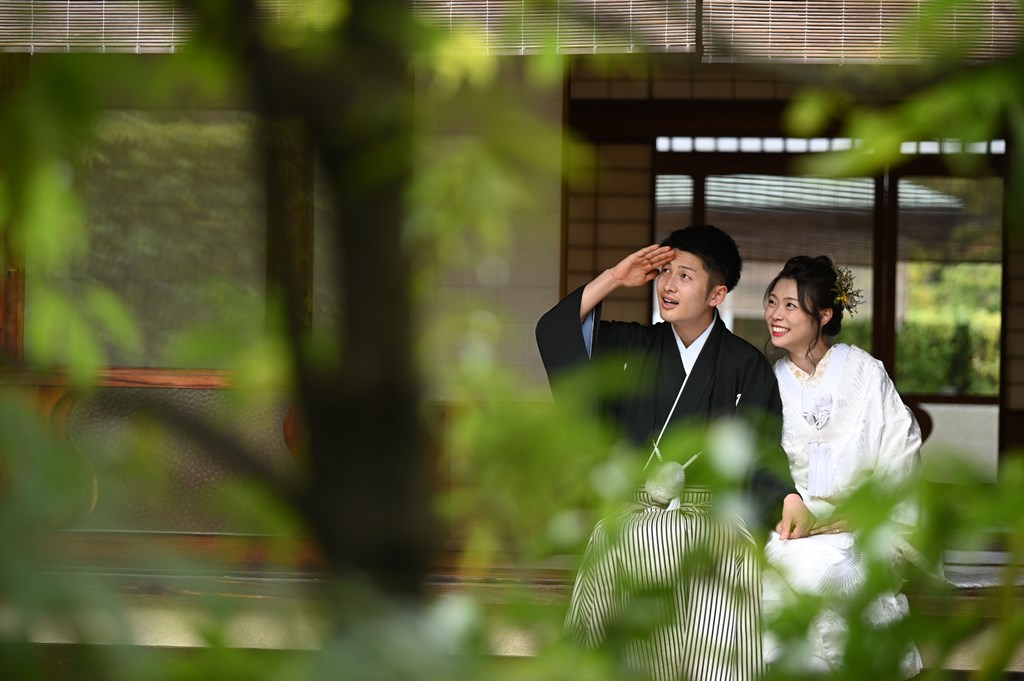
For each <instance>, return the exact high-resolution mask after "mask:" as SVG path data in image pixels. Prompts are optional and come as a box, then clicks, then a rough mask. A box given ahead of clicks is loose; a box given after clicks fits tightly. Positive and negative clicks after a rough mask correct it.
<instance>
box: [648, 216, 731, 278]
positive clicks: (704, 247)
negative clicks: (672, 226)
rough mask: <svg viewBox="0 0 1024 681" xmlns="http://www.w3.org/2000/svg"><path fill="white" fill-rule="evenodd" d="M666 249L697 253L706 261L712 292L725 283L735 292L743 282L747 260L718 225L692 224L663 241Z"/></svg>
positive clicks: (705, 267)
mask: <svg viewBox="0 0 1024 681" xmlns="http://www.w3.org/2000/svg"><path fill="white" fill-rule="evenodd" d="M661 245H662V246H671V247H672V248H674V249H676V250H679V251H685V252H687V253H693V254H694V255H696V256H697V257H698V258H700V259H701V260H703V261H704V269H706V270H707V271H708V290H711V288H713V287H715V286H718V285H720V284H724V285H725V288H726V289H727V290H729V291H732V290H733V289H734V288H736V284H738V283H740V273H741V272H742V271H743V258H741V257H740V249H739V248H737V247H736V242H735V241H733V239H732V237H731V236H729V235H728V234H726V233H725V232H723V231H722V230H720V229H719V228H718V227H715V226H714V225H690V226H689V227H684V228H683V229H677V230H676V231H674V232H672V233H671V234H669V235H668V236H667V237H665V239H664V240H663V241H662V242H661Z"/></svg>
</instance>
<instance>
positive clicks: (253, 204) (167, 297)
mask: <svg viewBox="0 0 1024 681" xmlns="http://www.w3.org/2000/svg"><path fill="white" fill-rule="evenodd" d="M255 135H256V118H255V116H254V115H252V114H247V113H243V112H234V111H214V112H211V111H204V112H188V113H167V112H152V111H149V112H146V111H116V112H109V113H107V114H106V115H105V116H104V117H103V119H102V120H101V121H100V122H99V124H98V127H97V130H96V135H95V138H94V140H93V142H92V143H91V145H90V146H89V147H88V148H87V149H86V150H85V152H84V153H83V154H82V157H81V158H80V159H79V160H78V163H77V164H76V165H75V167H74V173H75V177H74V182H75V183H76V185H77V186H78V187H79V190H80V193H81V195H82V198H83V201H84V204H85V219H86V224H87V228H86V229H87V237H88V247H87V248H86V251H85V253H84V254H82V255H81V257H77V258H76V259H74V260H73V261H72V262H71V264H70V268H69V270H68V271H66V272H45V273H44V272H39V271H35V272H33V273H32V276H31V277H27V278H26V292H25V326H26V334H27V335H30V333H31V326H32V325H33V323H34V322H35V321H36V318H34V317H33V314H34V311H35V310H37V309H38V308H36V307H34V304H36V303H39V302H40V299H39V297H38V296H40V295H45V291H44V289H45V287H46V286H47V285H49V286H53V287H54V288H56V289H57V290H59V291H62V292H64V293H65V294H66V295H67V296H69V298H70V299H71V300H82V299H83V297H84V296H85V295H86V292H87V291H89V290H90V289H91V288H92V287H94V286H96V285H99V286H102V287H104V288H106V289H109V290H110V291H112V292H113V293H114V294H115V295H116V296H117V297H118V298H119V299H120V300H121V301H122V303H123V304H124V306H125V307H126V308H127V311H128V312H129V313H130V314H131V315H133V316H134V318H135V320H136V323H137V325H138V326H139V328H140V330H141V335H142V347H141V349H140V351H139V353H138V354H136V353H128V352H126V351H124V350H122V349H120V348H118V347H117V346H116V344H111V345H110V346H109V347H108V348H107V350H108V352H109V353H110V356H109V357H108V363H110V364H113V365H131V366H140V367H152V366H167V365H172V366H182V364H176V361H175V357H174V356H173V355H174V354H175V348H176V346H177V344H178V343H179V342H181V341H184V340H185V339H186V338H190V337H191V338H195V337H196V336H195V335H192V336H189V335H188V333H187V332H190V331H193V330H195V329H203V328H206V329H210V330H215V332H216V333H215V334H213V333H210V334H207V335H206V336H205V338H207V339H208V342H212V343H214V344H219V345H221V346H222V349H223V348H230V347H234V348H235V351H236V352H237V348H238V347H239V346H240V344H244V343H246V342H248V341H250V340H251V339H252V338H254V337H257V336H258V335H259V334H260V333H261V332H262V330H263V328H264V316H265V309H264V308H265V302H264V301H265V288H266V267H267V265H266V220H265V215H264V202H265V199H264V191H263V179H262V178H263V173H262V170H261V168H260V162H259V158H258V149H259V147H258V146H257V144H256V137H255ZM26 256H27V258H28V260H29V262H32V253H31V252H29V253H27V254H26ZM213 338H217V339H218V340H216V341H213V340H212V339H213ZM25 350H26V353H28V356H29V358H30V359H31V357H32V352H33V347H31V346H30V344H28V343H26V347H25ZM208 350H209V352H207V353H205V355H206V357H210V358H213V357H216V356H217V354H218V353H217V349H216V348H212V347H209V348H208ZM179 361H180V360H179ZM206 366H207V367H208V368H219V365H217V364H216V361H215V360H212V359H211V361H210V362H209V363H207V364H206Z"/></svg>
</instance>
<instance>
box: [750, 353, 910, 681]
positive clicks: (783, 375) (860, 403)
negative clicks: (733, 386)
mask: <svg viewBox="0 0 1024 681" xmlns="http://www.w3.org/2000/svg"><path fill="white" fill-rule="evenodd" d="M775 374H776V376H777V377H778V379H779V388H780V391H781V393H782V403H783V437H782V444H783V448H784V449H785V450H786V455H787V456H788V457H789V467H790V472H791V474H792V476H793V481H794V483H795V484H796V487H797V490H798V491H799V492H800V495H801V496H802V497H803V499H804V502H805V503H806V504H807V507H808V508H809V509H810V510H811V512H812V513H814V515H815V517H817V518H818V519H819V520H827V519H828V518H829V516H830V515H832V513H833V512H834V511H835V509H836V505H837V504H839V503H840V502H841V501H842V500H843V499H844V498H845V497H846V496H848V495H849V494H850V493H851V492H852V491H853V490H854V489H856V487H857V486H858V485H860V484H861V483H864V482H865V481H867V480H868V479H873V480H874V481H876V482H882V483H884V484H886V485H889V484H891V485H893V486H894V487H893V489H896V488H898V487H899V486H901V485H903V484H906V483H908V482H909V481H910V480H911V479H912V478H913V476H915V475H916V473H917V471H918V466H919V458H920V457H919V450H920V446H921V431H920V428H919V427H918V425H917V421H916V419H915V418H914V416H913V413H912V412H911V411H910V410H909V409H908V408H907V407H906V405H905V404H904V403H903V401H902V400H901V399H900V396H899V394H898V393H897V392H896V387H895V386H894V385H893V383H892V380H891V379H890V378H889V376H888V374H887V373H886V371H885V368H884V366H883V365H882V363H881V362H880V361H879V360H877V359H875V358H874V357H873V356H871V355H870V354H868V353H867V352H865V351H863V350H861V349H860V348H858V347H856V346H850V345H846V344H837V345H835V346H833V347H831V348H830V349H829V351H828V352H827V353H826V354H825V357H824V358H822V360H821V362H819V363H818V366H817V367H816V369H815V372H814V374H813V375H811V376H808V375H807V374H806V373H805V372H803V371H801V370H800V369H799V368H797V367H796V366H795V365H794V364H792V363H791V362H790V361H789V360H788V359H783V360H780V361H779V362H777V363H776V364H775ZM890 521H891V523H892V527H893V529H894V530H895V536H896V537H899V536H900V535H901V534H906V533H908V532H909V531H910V530H912V529H913V528H914V527H915V526H916V524H917V506H916V504H914V503H913V502H911V501H904V502H901V503H900V504H897V505H896V506H895V507H894V510H893V512H892V514H891V516H890ZM902 545H903V544H902V542H901V541H898V540H897V541H895V542H893V545H892V547H891V550H892V554H891V558H892V561H893V565H894V566H895V565H896V564H897V563H898V562H899V561H900V547H901V546H902ZM765 556H766V559H767V562H768V566H769V569H768V570H767V572H766V574H765V576H764V612H765V615H766V617H768V618H771V617H772V616H773V614H775V613H777V612H779V610H780V609H781V608H783V607H785V605H786V604H787V602H789V599H791V598H793V596H794V594H803V595H829V596H832V597H835V598H837V599H842V598H843V596H844V595H852V593H853V592H854V591H855V590H856V589H857V588H859V586H860V585H861V584H862V583H863V582H864V578H865V576H866V566H865V563H864V560H863V559H862V556H861V552H860V547H859V545H858V543H857V536H856V532H841V533H838V534H821V535H815V536H811V537H804V538H801V539H790V540H786V541H782V540H780V539H779V537H778V534H776V533H772V536H771V539H770V541H769V542H768V544H767V546H766V547H765ZM908 613H909V608H908V605H907V599H906V597H905V596H904V595H903V594H901V593H895V592H889V593H885V594H883V595H882V596H880V597H879V598H878V599H877V600H876V601H875V603H873V605H872V607H871V609H870V610H869V611H868V620H869V624H871V625H873V626H880V627H884V626H887V625H890V624H892V623H894V622H896V621H898V620H899V619H902V618H903V617H905V616H906V615H907V614H908ZM847 632H848V628H847V624H846V622H845V620H844V619H843V617H842V616H840V614H839V612H838V611H837V610H835V609H833V608H830V607H827V606H826V607H825V608H823V610H822V612H821V613H820V614H819V615H818V617H817V618H816V619H815V621H814V622H813V623H812V627H811V631H810V632H809V641H808V644H809V652H810V665H811V666H812V668H816V669H817V670H819V671H826V672H827V671H829V670H831V669H838V668H840V667H841V665H842V664H843V653H844V648H845V643H846V637H847ZM780 654H781V649H780V648H779V647H778V643H777V642H776V641H775V640H774V637H773V636H772V635H771V634H770V632H769V633H767V634H766V636H765V659H766V661H767V662H768V663H769V664H771V663H773V662H775V661H776V660H777V659H778V658H779V656H780ZM920 670H921V658H920V655H919V654H918V651H917V649H916V647H914V646H911V647H910V649H909V650H907V652H906V655H905V657H904V659H903V660H902V663H901V671H902V672H903V674H904V675H905V678H909V677H911V676H914V675H916V674H917V673H919V672H920Z"/></svg>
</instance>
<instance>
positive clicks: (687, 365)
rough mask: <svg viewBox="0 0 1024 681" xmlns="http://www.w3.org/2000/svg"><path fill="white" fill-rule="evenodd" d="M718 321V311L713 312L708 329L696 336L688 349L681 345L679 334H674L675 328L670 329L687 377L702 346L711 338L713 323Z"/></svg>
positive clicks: (681, 340)
mask: <svg viewBox="0 0 1024 681" xmlns="http://www.w3.org/2000/svg"><path fill="white" fill-rule="evenodd" d="M716 321H718V310H715V314H714V315H713V316H712V317H711V323H710V324H708V328H706V329H704V332H703V333H701V334H700V335H699V336H697V338H696V340H694V341H693V342H692V343H690V345H689V347H687V346H686V344H685V343H683V339H682V338H680V337H679V333H678V332H676V327H674V326H673V327H672V335H673V336H675V339H676V346H677V347H678V348H679V359H681V360H683V369H685V370H686V374H687V375H689V374H690V372H691V371H693V365H694V364H696V363H697V357H698V356H699V355H700V351H701V350H702V349H703V348H704V344H705V343H706V342H707V340H708V338H709V337H710V336H711V329H713V328H714V326H715V322H716Z"/></svg>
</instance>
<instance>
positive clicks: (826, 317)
mask: <svg viewBox="0 0 1024 681" xmlns="http://www.w3.org/2000/svg"><path fill="white" fill-rule="evenodd" d="M831 320H832V308H831V307H828V308H825V309H824V310H822V311H821V325H822V326H825V325H826V324H828V323H829V322H830V321H831Z"/></svg>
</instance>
